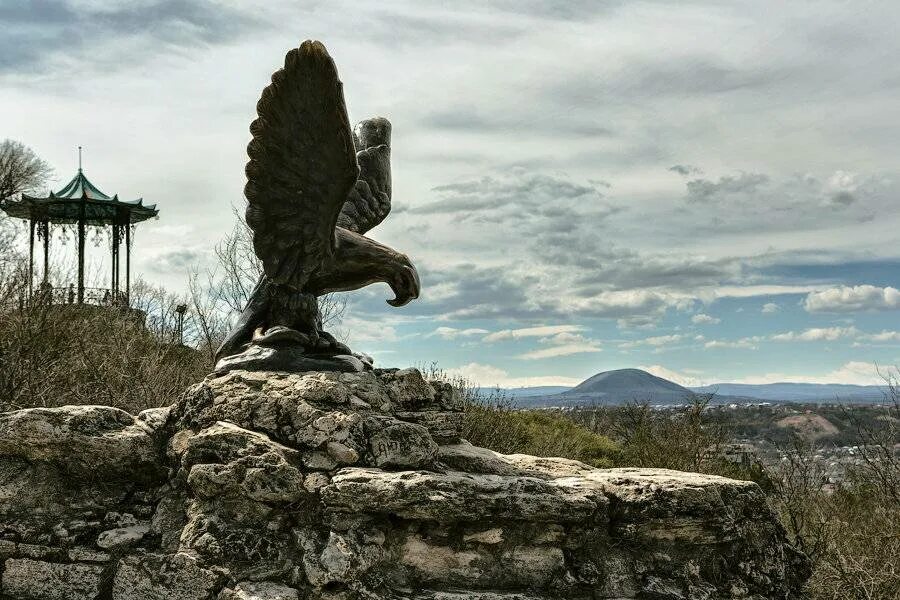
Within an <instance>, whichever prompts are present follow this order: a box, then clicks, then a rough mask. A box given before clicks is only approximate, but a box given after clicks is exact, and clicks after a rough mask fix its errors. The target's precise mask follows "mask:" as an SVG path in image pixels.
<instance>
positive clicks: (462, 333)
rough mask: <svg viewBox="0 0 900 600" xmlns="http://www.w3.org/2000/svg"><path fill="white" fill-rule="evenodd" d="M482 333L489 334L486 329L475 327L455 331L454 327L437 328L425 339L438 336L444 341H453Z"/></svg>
mask: <svg viewBox="0 0 900 600" xmlns="http://www.w3.org/2000/svg"><path fill="white" fill-rule="evenodd" d="M483 333H489V331H488V330H487V329H479V328H477V327H470V328H469V329H456V328H455V327H438V328H437V329H435V330H434V331H432V332H431V333H429V334H428V335H427V336H426V337H433V336H438V337H440V338H442V339H445V340H455V339H456V338H460V337H471V336H473V335H481V334H483Z"/></svg>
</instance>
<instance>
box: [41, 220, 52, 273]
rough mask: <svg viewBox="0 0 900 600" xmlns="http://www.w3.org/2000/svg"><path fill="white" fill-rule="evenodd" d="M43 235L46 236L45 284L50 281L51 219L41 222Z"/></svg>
mask: <svg viewBox="0 0 900 600" xmlns="http://www.w3.org/2000/svg"><path fill="white" fill-rule="evenodd" d="M40 227H41V235H42V236H44V286H45V287H46V286H47V284H49V283H50V221H43V222H41V224H40Z"/></svg>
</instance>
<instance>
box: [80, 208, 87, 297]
mask: <svg viewBox="0 0 900 600" xmlns="http://www.w3.org/2000/svg"><path fill="white" fill-rule="evenodd" d="M85 217H86V216H85V203H84V199H83V198H82V200H81V207H80V210H79V213H78V304H84V220H85Z"/></svg>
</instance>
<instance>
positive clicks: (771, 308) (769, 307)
mask: <svg viewBox="0 0 900 600" xmlns="http://www.w3.org/2000/svg"><path fill="white" fill-rule="evenodd" d="M779 310H781V307H780V306H778V305H777V304H776V303H774V302H766V303H765V304H763V307H762V311H760V312H762V313H763V314H764V315H771V314H772V313H777V312H778V311H779Z"/></svg>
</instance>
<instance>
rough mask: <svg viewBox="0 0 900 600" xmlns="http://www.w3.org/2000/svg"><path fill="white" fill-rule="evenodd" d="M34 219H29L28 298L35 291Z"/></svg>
mask: <svg viewBox="0 0 900 600" xmlns="http://www.w3.org/2000/svg"><path fill="white" fill-rule="evenodd" d="M34 225H35V223H34V219H28V299H29V300H30V299H31V294H32V293H33V292H34Z"/></svg>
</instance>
